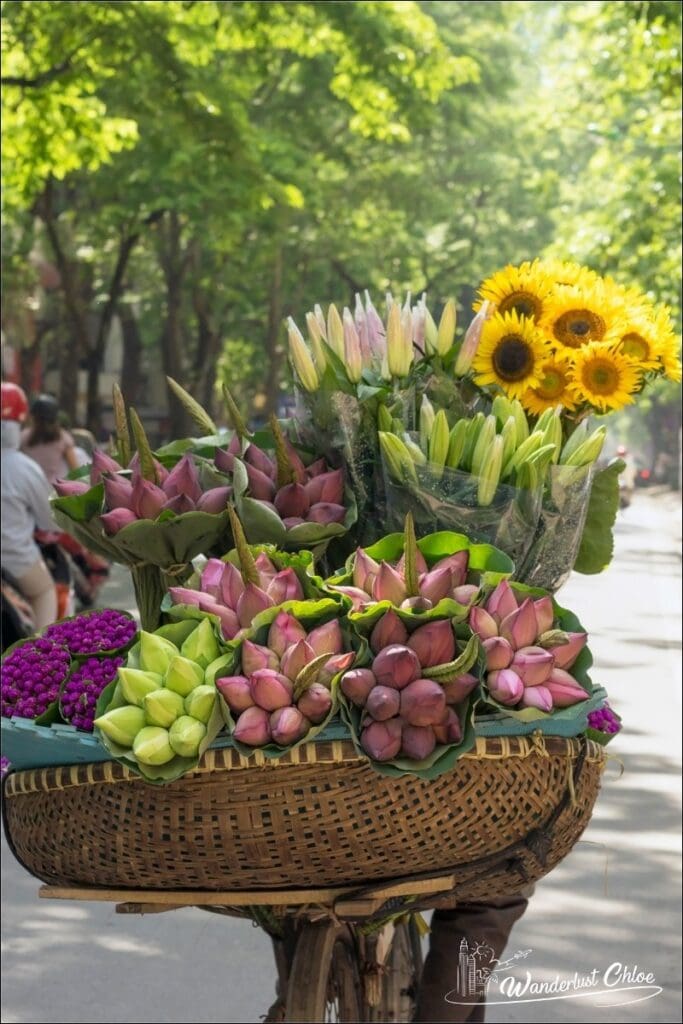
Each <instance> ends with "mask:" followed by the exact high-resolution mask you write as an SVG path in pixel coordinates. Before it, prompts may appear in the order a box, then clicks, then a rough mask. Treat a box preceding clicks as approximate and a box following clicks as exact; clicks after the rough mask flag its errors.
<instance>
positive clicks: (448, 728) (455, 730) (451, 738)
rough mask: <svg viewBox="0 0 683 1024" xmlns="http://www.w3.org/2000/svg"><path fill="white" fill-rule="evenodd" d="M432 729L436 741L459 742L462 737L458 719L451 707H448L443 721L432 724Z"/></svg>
mask: <svg viewBox="0 0 683 1024" xmlns="http://www.w3.org/2000/svg"><path fill="white" fill-rule="evenodd" d="M432 730H433V732H434V736H435V737H436V741H437V743H460V740H461V739H462V726H461V725H460V719H459V718H458V715H457V713H456V712H455V711H454V710H453V708H449V709H448V714H447V715H446V719H445V721H444V722H440V723H439V724H438V725H433V726H432Z"/></svg>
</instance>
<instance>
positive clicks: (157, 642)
mask: <svg viewBox="0 0 683 1024" xmlns="http://www.w3.org/2000/svg"><path fill="white" fill-rule="evenodd" d="M175 654H178V648H177V647H176V645H175V644H172V643H171V641H170V640H165V639H164V638H163V637H161V636H157V635H156V634H155V633H146V632H145V630H144V629H142V630H140V668H141V669H142V670H143V671H144V672H156V673H157V675H160V676H163V674H164V672H165V671H166V669H167V668H168V663H169V661H170V660H171V658H172V657H173V656H174V655H175Z"/></svg>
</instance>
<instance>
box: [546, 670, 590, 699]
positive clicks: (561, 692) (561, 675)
mask: <svg viewBox="0 0 683 1024" xmlns="http://www.w3.org/2000/svg"><path fill="white" fill-rule="evenodd" d="M545 686H546V687H547V689H548V690H549V691H550V695H551V697H552V698H553V705H554V706H555V707H556V708H568V707H571V706H572V704H578V703H579V701H582V700H588V697H589V694H588V693H586V691H585V690H584V688H583V686H581V685H580V684H579V683H577V681H576V679H574V677H573V676H570V675H569V673H568V672H565V671H564V669H561V668H554V669H553V670H552V672H551V673H550V675H549V676H548V679H547V681H546V683H545Z"/></svg>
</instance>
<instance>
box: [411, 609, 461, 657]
mask: <svg viewBox="0 0 683 1024" xmlns="http://www.w3.org/2000/svg"><path fill="white" fill-rule="evenodd" d="M408 647H410V648H411V650H413V651H415V653H416V654H417V657H418V660H419V662H420V665H421V666H422V668H430V667H431V666H433V665H445V664H446V662H448V661H452V660H453V658H454V657H455V637H454V636H453V627H452V626H451V623H450V621H449V620H447V619H443V620H441V621H440V622H428V623H426V625H424V626H419V627H418V628H417V629H416V630H415V632H414V633H413V634H412V636H411V637H410V639H409V640H408Z"/></svg>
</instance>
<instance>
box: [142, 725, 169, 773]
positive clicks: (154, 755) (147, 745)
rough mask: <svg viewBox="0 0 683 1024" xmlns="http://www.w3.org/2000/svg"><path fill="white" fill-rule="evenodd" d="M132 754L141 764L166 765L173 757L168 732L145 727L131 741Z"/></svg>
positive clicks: (154, 726) (150, 726) (149, 726)
mask: <svg viewBox="0 0 683 1024" xmlns="http://www.w3.org/2000/svg"><path fill="white" fill-rule="evenodd" d="M133 753H134V754H135V757H136V758H137V760H138V761H140V762H141V764H152V765H157V764H168V762H169V761H172V760H173V755H174V750H173V747H172V746H171V744H170V742H169V734H168V730H167V729H161V728H159V726H157V725H146V726H145V728H144V729H140V732H139V733H138V734H137V736H136V737H135V739H134V740H133Z"/></svg>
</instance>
